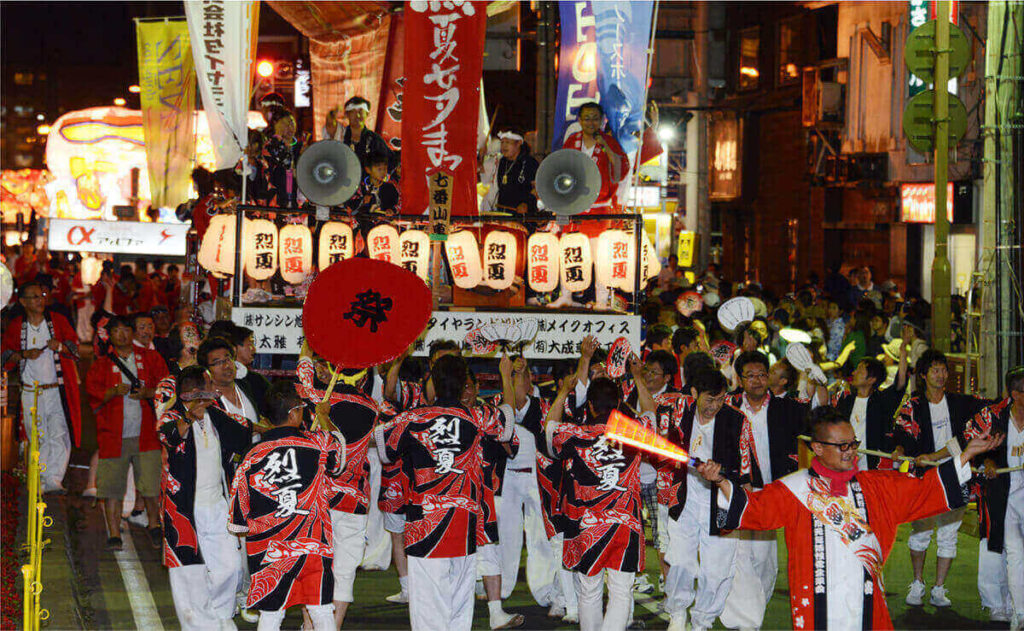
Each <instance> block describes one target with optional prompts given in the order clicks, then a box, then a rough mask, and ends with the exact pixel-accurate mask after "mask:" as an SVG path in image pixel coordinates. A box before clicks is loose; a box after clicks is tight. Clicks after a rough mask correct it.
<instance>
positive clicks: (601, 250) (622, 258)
mask: <svg viewBox="0 0 1024 631" xmlns="http://www.w3.org/2000/svg"><path fill="white" fill-rule="evenodd" d="M631 241H632V237H630V236H629V235H628V234H626V232H625V231H623V230H605V231H604V232H602V233H601V236H599V237H598V238H597V252H595V253H594V254H595V257H594V258H595V259H596V261H595V264H596V265H595V267H596V271H597V282H598V283H600V284H601V285H604V286H605V287H614V288H616V289H622V290H625V291H631V290H632V288H633V286H632V285H628V286H627V284H626V283H627V281H629V282H632V280H633V279H632V277H633V274H632V273H631V271H632V270H631V269H630V268H631V261H630V259H632V258H633V257H632V256H631V254H632V250H633V249H634V248H633V247H632V245H633V244H632V243H631Z"/></svg>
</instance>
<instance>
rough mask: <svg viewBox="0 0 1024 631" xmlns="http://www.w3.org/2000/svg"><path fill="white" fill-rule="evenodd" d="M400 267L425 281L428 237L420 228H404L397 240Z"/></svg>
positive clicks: (427, 266)
mask: <svg viewBox="0 0 1024 631" xmlns="http://www.w3.org/2000/svg"><path fill="white" fill-rule="evenodd" d="M398 242H399V244H400V246H401V263H402V267H404V268H405V269H407V270H409V271H410V272H412V273H413V274H416V275H417V276H419V277H420V278H422V279H423V282H427V280H428V278H429V277H428V274H429V272H430V269H429V268H430V237H428V236H427V233H426V232H423V231H422V230H406V231H405V232H403V233H402V236H401V237H400V238H399V240H398Z"/></svg>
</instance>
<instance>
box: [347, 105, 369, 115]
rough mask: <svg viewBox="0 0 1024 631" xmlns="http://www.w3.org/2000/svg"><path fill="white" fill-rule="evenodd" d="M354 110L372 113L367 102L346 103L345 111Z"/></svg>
mask: <svg viewBox="0 0 1024 631" xmlns="http://www.w3.org/2000/svg"><path fill="white" fill-rule="evenodd" d="M353 110H363V111H364V112H366V113H367V114H369V113H370V106H369V105H367V104H366V103H353V104H351V105H346V106H345V111H346V112H351V111H353Z"/></svg>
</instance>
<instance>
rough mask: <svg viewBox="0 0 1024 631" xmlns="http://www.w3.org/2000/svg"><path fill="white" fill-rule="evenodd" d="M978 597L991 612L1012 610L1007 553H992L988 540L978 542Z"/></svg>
mask: <svg viewBox="0 0 1024 631" xmlns="http://www.w3.org/2000/svg"><path fill="white" fill-rule="evenodd" d="M978 596H980V597H981V606H982V607H984V608H986V609H988V610H989V611H1006V610H1009V609H1012V606H1011V604H1010V590H1009V588H1008V587H1007V585H1006V552H1005V551H1004V552H1003V553H1002V554H999V553H996V552H992V551H990V550H989V549H988V539H987V538H986V539H982V540H981V541H979V542H978Z"/></svg>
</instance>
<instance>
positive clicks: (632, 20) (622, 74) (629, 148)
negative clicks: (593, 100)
mask: <svg viewBox="0 0 1024 631" xmlns="http://www.w3.org/2000/svg"><path fill="white" fill-rule="evenodd" d="M593 10H594V25H595V30H596V38H597V57H598V62H597V88H598V91H599V92H600V93H601V106H602V108H603V109H604V113H605V116H606V117H607V118H608V126H609V127H610V128H611V131H612V133H613V134H614V135H615V139H616V140H618V141H619V145H621V146H622V150H623V151H625V152H626V154H627V155H632V154H633V152H635V151H636V150H637V148H639V147H640V134H641V133H642V132H643V122H644V105H645V104H644V97H645V95H646V92H647V86H646V83H647V47H648V46H650V44H651V17H652V15H653V12H654V3H653V2H651V1H650V0H644V1H639V0H638V1H633V2H629V1H621V0H619V1H615V2H595V3H593Z"/></svg>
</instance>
